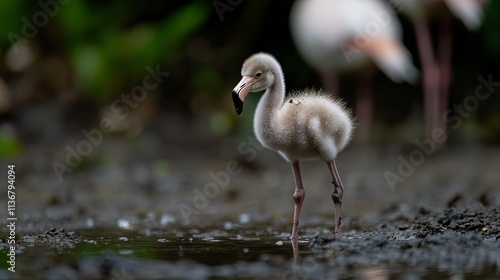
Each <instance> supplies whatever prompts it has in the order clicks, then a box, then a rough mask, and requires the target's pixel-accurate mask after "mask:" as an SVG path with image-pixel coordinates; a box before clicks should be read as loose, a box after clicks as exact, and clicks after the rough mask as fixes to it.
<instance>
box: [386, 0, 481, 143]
mask: <svg viewBox="0 0 500 280" xmlns="http://www.w3.org/2000/svg"><path fill="white" fill-rule="evenodd" d="M390 1H391V3H392V4H393V5H394V6H395V7H397V9H398V10H400V11H402V12H403V13H404V14H406V15H408V16H409V17H410V19H411V20H412V22H413V26H414V28H415V36H416V40H417V47H418V51H419V54H420V64H421V67H422V72H423V79H422V83H423V90H424V113H425V130H426V134H427V136H428V137H431V136H432V131H433V130H434V129H436V128H438V129H442V130H443V131H446V118H445V112H446V108H447V106H448V91H449V87H450V81H451V75H452V71H451V54H452V33H451V15H453V16H455V17H457V18H459V19H460V20H461V21H462V22H463V23H464V25H465V26H466V27H467V28H468V29H470V30H476V29H478V28H479V27H480V25H481V19H482V17H483V11H482V8H483V6H484V5H485V4H486V3H487V2H488V1H487V0H420V1H415V0H390ZM432 18H438V21H439V23H440V27H439V30H438V31H439V34H438V36H437V46H436V51H434V47H433V42H432V39H431V33H430V28H429V21H430V20H431V19H432Z"/></svg>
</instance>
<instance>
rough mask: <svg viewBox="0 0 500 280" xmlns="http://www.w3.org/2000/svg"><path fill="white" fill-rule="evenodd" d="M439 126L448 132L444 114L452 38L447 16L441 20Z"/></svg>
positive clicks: (449, 21)
mask: <svg viewBox="0 0 500 280" xmlns="http://www.w3.org/2000/svg"><path fill="white" fill-rule="evenodd" d="M438 40H439V46H438V47H439V49H438V60H439V62H438V63H439V77H440V85H439V97H440V100H439V104H440V108H439V110H440V111H439V127H441V128H442V129H444V130H445V132H446V122H445V119H444V114H445V112H446V109H447V107H448V92H449V87H450V82H451V53H452V38H451V19H450V18H449V17H446V18H444V19H443V20H442V22H441V30H440V34H439V39H438Z"/></svg>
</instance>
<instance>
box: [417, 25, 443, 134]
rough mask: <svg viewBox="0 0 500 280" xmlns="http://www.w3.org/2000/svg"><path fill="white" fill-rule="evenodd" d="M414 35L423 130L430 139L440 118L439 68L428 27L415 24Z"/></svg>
mask: <svg viewBox="0 0 500 280" xmlns="http://www.w3.org/2000/svg"><path fill="white" fill-rule="evenodd" d="M415 33H416V35H417V45H418V49H419V53H420V63H421V65H422V71H423V89H424V115H425V130H426V135H427V137H430V136H431V133H432V130H433V129H434V128H436V127H437V126H438V124H437V119H438V118H440V116H439V108H440V106H439V79H440V77H439V67H438V66H437V63H436V62H435V58H434V51H433V50H432V41H431V36H430V32H429V27H428V25H427V22H426V21H425V20H421V21H417V22H415Z"/></svg>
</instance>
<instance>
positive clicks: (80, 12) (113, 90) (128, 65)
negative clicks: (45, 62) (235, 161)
mask: <svg viewBox="0 0 500 280" xmlns="http://www.w3.org/2000/svg"><path fill="white" fill-rule="evenodd" d="M44 2H50V1H44ZM51 2H52V3H58V2H57V1H55V0H54V1H51ZM139 4H140V3H139ZM136 6H137V3H135V4H134V3H126V2H122V1H115V0H108V1H101V2H95V1H85V0H71V1H69V2H68V3H66V4H60V5H59V6H58V7H57V8H55V7H54V6H51V9H52V10H53V11H57V13H54V14H55V15H54V16H53V17H49V20H48V22H47V24H46V25H47V26H40V29H42V28H43V29H44V32H47V31H46V29H49V31H48V32H52V33H57V34H55V35H54V37H56V38H57V40H60V44H61V45H62V48H63V52H65V55H67V56H68V57H69V60H70V63H71V64H72V68H73V71H74V73H75V77H76V80H77V81H78V83H79V86H80V87H82V88H83V89H84V91H85V93H86V94H88V95H89V96H90V97H91V98H92V99H96V100H99V99H101V98H102V99H105V98H107V97H109V96H114V95H117V94H118V93H119V91H121V90H124V89H125V88H126V87H129V86H131V85H130V84H127V82H128V83H132V84H133V83H137V82H138V81H140V80H141V79H142V77H143V76H144V75H145V67H146V66H152V67H154V66H155V65H156V64H158V63H166V64H171V63H175V62H176V61H178V60H179V59H182V58H183V57H184V56H185V52H186V48H185V47H184V45H185V40H186V39H187V38H188V37H189V36H190V35H192V34H193V33H194V32H195V31H196V30H197V29H198V28H200V26H202V25H203V24H204V23H205V22H206V20H207V19H208V17H209V15H210V13H211V6H210V3H209V2H207V1H188V2H185V3H184V4H181V5H177V6H173V7H172V8H171V10H166V11H162V12H163V13H162V16H158V17H156V18H148V17H147V14H148V13H150V11H145V10H144V9H142V10H141V9H139V8H137V7H136ZM141 6H142V7H144V6H146V5H141ZM151 9H155V5H151ZM169 9H170V7H169ZM40 11H42V12H43V11H44V9H43V7H41V6H40V5H39V4H38V1H0V18H2V24H1V25H0V34H5V35H7V34H9V33H10V34H16V35H19V36H21V37H24V38H26V37H27V36H23V25H24V24H25V21H23V20H22V19H23V18H25V19H27V20H28V21H30V22H31V23H33V22H34V20H35V19H34V16H35V14H36V13H38V12H40ZM145 12H146V13H145ZM38 37H39V36H38V34H37V38H38ZM27 39H30V38H27ZM11 41H12V40H9V37H8V36H1V37H0V44H1V46H2V49H3V50H5V49H7V48H8V47H9V46H10V44H11V43H12V42H11ZM124 83H125V84H124Z"/></svg>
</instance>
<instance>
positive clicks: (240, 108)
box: [232, 90, 243, 116]
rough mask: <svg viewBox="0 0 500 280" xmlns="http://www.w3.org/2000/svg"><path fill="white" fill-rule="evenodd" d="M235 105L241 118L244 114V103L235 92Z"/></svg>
mask: <svg viewBox="0 0 500 280" xmlns="http://www.w3.org/2000/svg"><path fill="white" fill-rule="evenodd" d="M232 96H233V103H234V108H235V109H236V114H238V115H239V116H241V113H242V112H243V101H241V99H240V97H239V96H238V93H236V91H234V90H233V94H232Z"/></svg>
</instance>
